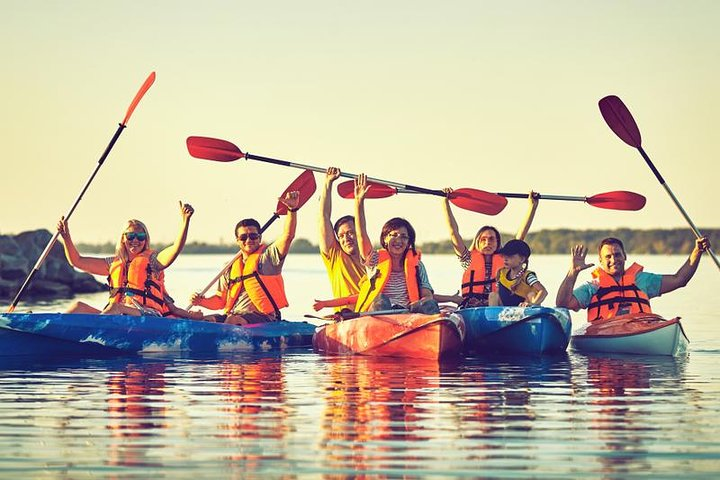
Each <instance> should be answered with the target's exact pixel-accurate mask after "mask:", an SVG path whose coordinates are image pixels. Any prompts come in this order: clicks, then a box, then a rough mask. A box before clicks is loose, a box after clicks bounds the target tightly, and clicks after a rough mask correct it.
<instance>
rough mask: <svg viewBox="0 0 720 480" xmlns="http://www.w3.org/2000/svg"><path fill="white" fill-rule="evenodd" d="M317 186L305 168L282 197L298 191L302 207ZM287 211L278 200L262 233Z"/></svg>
mask: <svg viewBox="0 0 720 480" xmlns="http://www.w3.org/2000/svg"><path fill="white" fill-rule="evenodd" d="M315 187H316V185H315V177H314V176H313V174H312V171H310V170H305V171H304V172H303V173H301V174H300V176H298V177H297V178H296V179H295V180H293V182H292V183H291V184H290V185H288V187H287V188H286V189H285V191H284V192H283V193H282V194H281V195H280V198H284V197H285V195H286V194H287V193H288V192H294V191H298V192H299V197H298V206H297V208H298V209H299V208H300V207H302V206H303V205H305V203H307V201H308V200H309V199H310V197H312V196H313V194H314V193H315ZM287 211H288V208H287V205H285V204H284V203H283V202H281V201H279V200H278V203H277V206H276V207H275V212H274V213H273V214H272V216H271V217H270V219H269V220H268V221H267V222H265V225H263V226H262V227H261V228H260V233H261V234H262V233H263V232H264V231H265V230H267V229H268V227H269V226H270V225H272V224H273V222H274V221H275V220H277V219H278V218H280V216H281V215H285V214H286V213H287ZM241 255H242V251H238V252H237V253H236V254H235V256H234V257H233V258H231V259H230V261H229V262H227V263H226V264H225V266H224V267H223V268H222V270H220V272H219V273H218V274H217V275H215V278H213V279H212V280H210V282H209V283H208V284H207V286H206V287H205V288H203V289H202V291H201V292H199V295H201V296H202V295H205V294H206V293H207V291H208V290H210V288H211V287H212V286H213V285H214V284H215V282H217V281H218V279H219V278H220V277H221V276H222V275H223V274H224V273H225V272H226V271H227V269H228V268H230V266H232V264H233V263H234V262H235V260H237V259H238V258H240V256H241ZM192 307H193V305H188V306H187V307H186V308H185V310H190V308H192Z"/></svg>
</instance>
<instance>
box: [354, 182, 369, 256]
mask: <svg viewBox="0 0 720 480" xmlns="http://www.w3.org/2000/svg"><path fill="white" fill-rule="evenodd" d="M368 189H369V187H368V186H367V177H366V176H365V174H364V173H361V174H360V175H358V177H357V178H356V179H355V231H356V233H357V240H358V247H359V248H360V258H362V259H363V261H364V260H365V259H366V258H367V257H368V256H369V255H370V253H371V252H372V242H371V241H370V237H369V236H368V233H367V225H366V222H365V194H366V193H367V192H368Z"/></svg>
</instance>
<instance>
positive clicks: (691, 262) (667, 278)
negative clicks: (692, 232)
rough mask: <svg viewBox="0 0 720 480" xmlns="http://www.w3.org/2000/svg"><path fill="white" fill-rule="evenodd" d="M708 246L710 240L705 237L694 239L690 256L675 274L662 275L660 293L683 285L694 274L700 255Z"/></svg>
mask: <svg viewBox="0 0 720 480" xmlns="http://www.w3.org/2000/svg"><path fill="white" fill-rule="evenodd" d="M709 248H711V247H710V241H709V240H708V238H707V237H702V238H698V239H697V240H695V248H693V251H692V252H691V253H690V257H689V258H688V259H687V260H686V261H685V263H683V264H682V266H681V267H680V269H679V270H678V271H677V273H675V275H663V276H662V283H661V284H660V295H662V294H663V293H668V292H672V291H673V290H677V289H678V288H681V287H684V286H685V285H687V283H688V282H689V281H690V279H691V278H692V277H693V276H694V275H695V272H696V271H697V268H698V265H700V257H702V254H703V253H704V252H706V251H707V250H708V249H709Z"/></svg>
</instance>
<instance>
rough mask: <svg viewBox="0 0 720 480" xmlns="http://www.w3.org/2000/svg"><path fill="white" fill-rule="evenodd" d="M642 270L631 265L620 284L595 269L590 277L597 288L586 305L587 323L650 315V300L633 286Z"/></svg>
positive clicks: (605, 273)
mask: <svg viewBox="0 0 720 480" xmlns="http://www.w3.org/2000/svg"><path fill="white" fill-rule="evenodd" d="M642 270H643V267H642V266H640V265H638V264H637V263H633V264H632V265H630V268H628V269H626V270H625V273H624V274H623V276H622V278H621V279H620V282H616V281H615V279H614V278H613V277H612V275H610V274H608V273H607V272H605V271H604V270H603V269H602V268H599V267H598V268H596V269H595V270H594V271H593V272H592V276H593V279H595V281H596V282H597V283H598V287H599V288H598V290H597V292H595V294H594V295H593V296H592V298H591V299H590V303H589V304H588V307H587V311H588V317H587V318H588V321H589V322H592V321H594V320H599V319H601V318H612V317H615V316H618V315H625V314H628V313H652V310H651V309H650V298H649V297H648V296H647V294H646V293H645V292H643V291H642V290H640V289H639V288H638V287H637V285H636V284H635V277H636V276H637V274H638V273H640V272H642Z"/></svg>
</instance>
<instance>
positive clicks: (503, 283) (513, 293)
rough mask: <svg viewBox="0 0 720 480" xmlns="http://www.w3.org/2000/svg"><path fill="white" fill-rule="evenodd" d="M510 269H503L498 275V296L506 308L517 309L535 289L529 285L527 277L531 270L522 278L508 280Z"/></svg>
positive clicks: (524, 273)
mask: <svg viewBox="0 0 720 480" xmlns="http://www.w3.org/2000/svg"><path fill="white" fill-rule="evenodd" d="M508 273H510V269H509V268H507V267H502V268H501V269H500V270H498V273H497V283H498V284H499V288H498V294H499V295H500V300H502V304H503V305H504V306H506V307H517V306H518V305H520V304H521V303H522V302H525V301H526V300H527V296H528V294H529V293H530V292H532V291H533V288H532V287H531V286H530V285H528V283H527V277H528V275H529V274H530V273H533V272H530V271H529V270H528V271H525V272H523V274H522V275H521V276H520V278H516V279H514V280H511V279H510V278H508Z"/></svg>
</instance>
